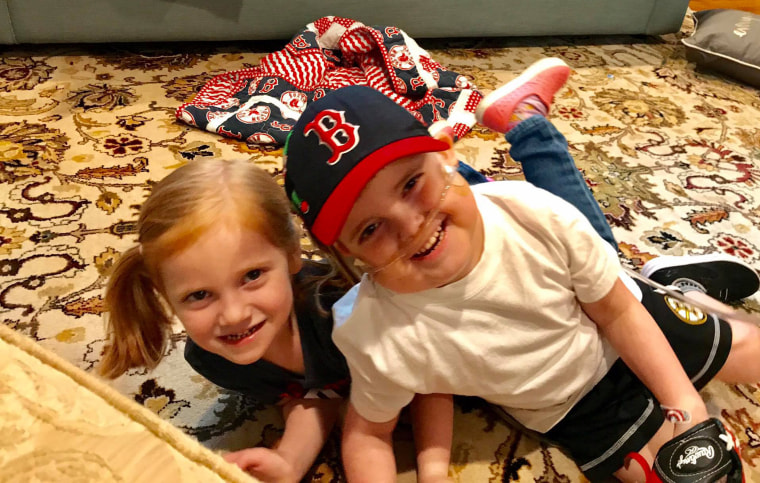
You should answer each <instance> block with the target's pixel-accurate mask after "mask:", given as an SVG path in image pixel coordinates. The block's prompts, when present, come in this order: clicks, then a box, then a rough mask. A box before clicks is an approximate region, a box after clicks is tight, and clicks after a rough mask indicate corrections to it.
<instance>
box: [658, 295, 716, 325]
mask: <svg viewBox="0 0 760 483" xmlns="http://www.w3.org/2000/svg"><path fill="white" fill-rule="evenodd" d="M665 303H666V304H668V308H670V310H672V311H673V313H674V314H676V317H678V318H679V319H681V321H683V322H686V323H687V324H689V325H701V324H704V323H705V322H706V321H707V314H705V313H704V312H702V310H700V309H698V308H696V307H694V306H692V305H689V304H686V303H684V302H681V301H680V300H677V299H674V298H672V297H668V296H667V295H666V296H665Z"/></svg>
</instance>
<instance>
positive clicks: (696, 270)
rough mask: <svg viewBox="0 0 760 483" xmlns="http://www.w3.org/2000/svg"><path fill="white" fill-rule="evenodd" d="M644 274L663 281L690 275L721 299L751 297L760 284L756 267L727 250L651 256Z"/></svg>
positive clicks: (708, 291) (688, 277)
mask: <svg viewBox="0 0 760 483" xmlns="http://www.w3.org/2000/svg"><path fill="white" fill-rule="evenodd" d="M641 274H642V275H644V276H645V277H648V278H650V279H652V280H654V281H655V282H657V283H659V284H662V285H672V284H673V283H674V282H675V281H677V280H679V279H689V280H693V281H694V282H697V283H698V284H699V285H701V286H702V287H704V289H705V291H706V292H707V295H709V296H710V297H712V298H715V299H718V300H720V301H721V302H734V301H737V300H740V299H743V298H745V297H749V296H750V295H752V294H753V293H755V292H757V289H758V288H760V277H759V276H758V274H757V272H756V271H755V269H753V268H752V267H751V266H749V265H747V264H746V263H744V262H743V261H741V260H740V259H738V258H736V257H732V256H730V255H726V254H722V253H720V254H709V255H696V256H684V257H676V256H665V257H658V258H654V259H652V260H649V261H648V262H647V263H645V264H644V266H643V267H642V269H641Z"/></svg>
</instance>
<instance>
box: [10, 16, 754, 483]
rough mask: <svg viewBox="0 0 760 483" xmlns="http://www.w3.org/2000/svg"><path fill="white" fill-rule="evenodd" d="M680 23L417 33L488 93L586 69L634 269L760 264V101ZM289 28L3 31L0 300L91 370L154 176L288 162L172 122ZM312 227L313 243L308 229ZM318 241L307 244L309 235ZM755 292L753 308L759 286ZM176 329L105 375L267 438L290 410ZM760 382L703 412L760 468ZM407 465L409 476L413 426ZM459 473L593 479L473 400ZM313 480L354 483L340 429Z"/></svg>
mask: <svg viewBox="0 0 760 483" xmlns="http://www.w3.org/2000/svg"><path fill="white" fill-rule="evenodd" d="M691 28H692V26H691V24H690V22H689V21H686V23H685V24H684V28H683V30H682V32H681V33H679V34H673V35H668V36H664V37H661V38H659V37H658V38H652V37H614V38H603V39H600V38H590V37H589V38H573V39H570V38H552V39H544V38H541V39H507V40H487V41H482V40H481V41H476V40H450V41H432V40H420V44H421V46H422V47H423V48H425V49H427V50H428V51H429V52H430V54H431V55H432V56H433V58H434V59H435V60H436V61H438V62H440V63H441V64H443V65H444V66H446V67H448V68H449V69H451V70H454V71H456V72H459V73H462V74H465V75H467V76H468V77H470V78H471V79H472V81H473V82H474V83H475V84H476V85H477V86H478V87H479V88H480V89H482V90H484V91H490V90H491V89H493V88H495V87H497V86H499V85H501V84H503V83H504V82H506V81H508V80H510V79H512V78H513V77H514V76H515V75H517V73H519V72H520V71H522V70H523V69H524V68H525V67H526V66H528V65H529V64H531V63H532V62H533V61H535V60H537V59H539V58H541V57H544V56H559V57H562V58H563V59H565V61H566V62H567V63H568V64H570V65H571V66H572V67H573V68H574V73H573V75H572V76H571V78H570V80H569V83H568V85H567V86H566V87H565V88H564V89H563V90H562V91H561V93H560V94H559V95H558V98H557V101H556V103H555V105H554V108H553V111H552V119H553V121H554V122H555V123H556V125H557V126H558V127H559V129H560V131H562V132H563V133H565V135H566V136H567V137H568V140H569V143H570V148H571V151H572V154H573V155H574V156H575V159H576V161H577V164H578V166H579V167H580V168H581V169H582V170H583V173H584V174H585V176H586V177H587V179H588V183H589V185H590V186H591V187H592V189H593V192H594V194H595V196H596V198H597V199H598V200H599V202H600V203H601V204H602V207H603V209H604V211H605V212H606V214H607V216H608V219H609V221H610V223H611V224H612V226H613V229H614V233H615V235H616V237H617V238H618V241H619V242H620V247H621V250H622V252H623V254H624V256H625V259H624V260H623V262H624V263H625V264H627V265H628V266H630V267H634V268H638V267H640V266H641V265H642V264H643V263H644V262H646V261H647V260H649V259H651V258H653V257H657V256H661V255H683V254H704V253H717V252H724V253H730V254H732V255H735V256H738V257H741V258H743V259H744V260H745V261H747V262H748V263H750V264H753V265H754V266H756V267H760V252H758V248H759V247H760V233H759V232H758V226H759V224H760V207H758V194H760V187H758V185H757V183H758V179H759V177H760V128H758V127H757V126H758V122H757V121H758V119H760V99H759V98H758V91H757V90H754V89H752V88H749V87H745V86H742V85H739V84H736V83H734V82H732V81H731V80H730V79H726V78H720V77H716V76H713V75H710V74H706V73H698V72H696V71H695V69H694V66H693V65H690V64H688V63H687V62H686V60H685V57H684V49H683V47H682V46H681V44H680V42H679V40H680V38H682V37H683V36H684V35H687V34H688V33H689V31H690V29H691ZM281 46H282V45H281V44H271V45H266V44H248V43H240V44H225V45H181V46H177V45H175V46H170V47H166V46H158V45H150V46H130V45H123V46H92V47H87V48H84V47H65V46H51V47H34V48H28V49H23V50H22V49H17V48H5V49H4V51H3V53H2V56H1V57H0V199H2V201H1V202H0V311H1V312H2V318H3V322H4V324H6V325H7V326H9V327H11V328H13V329H15V330H16V331H18V332H20V333H23V334H25V335H27V336H30V337H32V338H33V339H36V340H37V341H39V344H41V345H42V346H43V347H45V348H47V349H50V350H51V351H53V352H54V353H56V354H58V355H59V356H61V357H63V358H64V359H66V360H68V361H71V362H73V363H74V364H76V365H77V366H79V367H81V368H83V369H85V370H88V371H92V370H93V368H94V367H95V366H96V364H97V363H98V359H99V354H100V351H101V348H102V346H103V337H104V334H103V321H102V318H103V306H102V291H103V285H104V280H105V273H106V271H107V269H108V267H109V266H110V265H111V263H112V262H113V260H114V259H115V258H116V257H118V256H119V253H120V252H121V251H123V250H124V249H126V248H127V247H129V246H130V245H131V244H132V243H133V242H134V238H133V223H134V220H135V219H136V215H137V212H138V209H139V206H140V204H141V202H142V201H143V200H144V199H145V197H146V195H147V193H148V192H149V190H150V187H151V184H152V183H154V182H155V181H156V180H158V179H160V178H162V177H163V176H165V175H166V174H167V173H168V172H170V171H171V170H173V169H175V168H176V167H178V166H181V165H182V164H184V163H188V162H203V160H204V159H207V158H212V157H225V158H244V159H249V160H250V161H251V162H254V163H257V164H259V165H260V166H262V167H264V168H266V169H268V170H269V171H271V172H272V174H273V176H276V177H278V178H279V177H280V176H281V161H280V156H281V154H282V153H281V151H280V150H267V149H260V148H257V147H254V146H248V145H246V144H244V143H241V142H238V141H235V140H231V139H225V138H222V137H219V136H217V135H214V134H211V133H208V132H204V131H200V130H197V129H194V128H192V127H189V126H187V125H184V124H182V123H179V122H177V121H176V120H175V119H174V116H173V113H174V110H175V108H176V107H177V106H179V105H180V104H181V103H183V102H186V101H188V100H190V99H191V98H192V97H193V95H194V94H195V93H196V92H197V91H198V89H199V88H200V87H201V86H202V85H203V84H204V83H205V82H206V81H207V80H208V79H210V78H211V77H212V76H213V75H216V74H219V73H222V72H227V71H230V70H234V69H242V68H246V67H251V66H255V65H256V64H257V62H258V60H259V59H260V58H261V57H263V55H265V54H266V53H267V52H271V51H273V50H275V49H278V48H281ZM457 151H458V153H459V155H460V158H461V159H462V160H463V161H465V162H467V163H469V164H471V165H474V166H475V167H477V168H478V169H480V170H482V171H483V172H484V173H486V174H487V175H489V176H491V177H493V178H496V179H520V178H521V177H522V173H521V168H520V165H519V164H516V163H515V162H514V161H512V160H511V159H510V157H509V154H508V146H507V144H506V142H505V141H504V140H503V139H502V138H500V137H499V136H497V135H495V134H493V133H491V132H488V131H487V130H485V129H483V128H478V127H476V128H475V129H474V130H473V131H472V132H471V133H470V134H469V135H468V136H467V137H465V138H464V139H463V140H462V141H460V142H459V144H458V146H457ZM305 243H306V242H305ZM305 248H306V249H307V250H310V249H311V248H312V247H310V246H308V244H305ZM744 307H745V308H747V309H749V310H752V311H755V312H757V311H760V304H758V299H757V298H752V299H749V300H747V301H746V303H745V304H744ZM182 347H183V334H182V333H181V332H180V330H179V328H178V329H177V333H176V335H175V337H174V338H173V340H172V343H171V347H170V348H169V351H168V354H167V357H166V359H165V361H164V362H163V363H162V364H161V365H160V367H159V368H158V369H157V370H155V371H154V372H152V373H146V372H144V371H132V372H129V373H128V374H126V375H124V376H122V377H121V378H119V379H117V380H116V381H114V382H113V383H112V385H113V387H115V388H116V389H117V390H118V391H120V392H122V393H124V394H126V395H128V396H129V397H131V398H133V399H134V400H135V401H137V402H139V403H141V404H142V405H143V406H145V407H146V408H149V409H151V410H152V411H154V412H155V413H157V414H158V415H159V416H160V417H162V418H163V419H165V420H167V421H170V422H171V423H173V424H174V425H175V426H176V427H178V428H181V429H182V430H183V431H184V432H186V433H187V434H189V435H191V436H192V437H194V438H197V439H198V440H200V441H201V442H202V443H203V444H204V445H205V446H207V447H209V448H213V449H228V450H234V449H239V448H242V447H245V446H251V445H257V444H271V443H272V442H273V441H275V440H276V439H277V437H278V436H279V434H280V431H281V427H282V423H281V420H280V418H279V416H278V414H277V412H276V411H275V410H273V409H271V408H263V407H260V406H258V405H256V404H255V403H254V402H252V401H249V400H246V399H244V398H241V397H239V396H237V395H235V394H231V393H228V392H225V391H222V390H220V389H219V388H217V387H215V386H213V385H212V384H210V383H208V382H206V381H205V380H203V379H202V378H201V377H200V376H198V375H196V374H194V373H193V371H192V370H191V369H190V368H189V366H187V365H186V363H185V362H184V360H183V358H182ZM759 389H760V388H759V387H758V386H757V385H735V386H730V385H724V384H721V383H711V384H710V385H709V386H708V387H707V388H706V389H705V391H704V392H703V395H704V397H705V398H706V399H707V401H708V403H709V409H710V410H711V411H712V412H713V413H714V414H715V415H717V416H719V417H720V418H721V419H722V420H723V421H724V422H725V423H726V424H727V425H728V427H730V428H731V429H732V430H733V431H734V432H735V433H736V434H737V435H738V436H739V438H740V440H741V442H742V443H743V448H742V457H743V459H744V461H745V468H746V470H747V472H748V478H752V477H753V476H754V478H755V479H757V480H759V481H760V470H758V469H757V466H758V465H759V464H760V436H758V432H759V431H760V390H759ZM397 437H398V440H399V444H398V445H397V446H398V453H399V461H400V463H399V467H400V468H399V469H400V472H401V476H400V480H402V481H414V476H413V469H412V467H411V461H412V460H413V456H412V451H411V437H410V433H409V428H408V425H406V424H402V425H401V426H400V428H399V431H398V435H397ZM451 472H452V476H453V477H454V479H455V480H458V481H462V482H472V481H492V482H501V481H542V482H549V481H584V479H583V477H582V476H580V473H579V471H578V469H577V468H576V467H575V465H573V464H572V462H570V460H569V459H568V458H567V457H565V456H564V455H563V454H562V453H561V452H559V451H557V450H555V449H549V448H547V447H545V446H543V445H542V444H540V443H539V442H537V441H536V440H534V439H532V438H530V437H528V436H525V435H522V434H521V433H519V432H517V431H514V430H513V429H511V428H510V427H509V426H508V425H506V424H505V423H503V422H502V421H501V420H500V419H498V417H496V415H495V414H493V413H492V412H490V411H489V410H488V408H487V407H485V406H483V405H482V404H479V403H477V402H475V401H469V400H464V401H461V402H459V403H458V409H457V414H456V423H455V440H454V448H453V464H452V468H451ZM309 480H310V481H324V482H337V481H343V477H342V476H341V473H340V467H339V462H338V450H337V438H335V437H333V438H332V439H331V441H330V442H329V444H328V445H327V447H326V448H325V450H324V452H323V454H322V455H321V456H320V459H319V460H318V462H317V464H316V465H315V467H314V469H313V471H312V474H310V476H309Z"/></svg>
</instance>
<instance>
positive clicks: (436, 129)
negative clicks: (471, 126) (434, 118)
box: [428, 121, 459, 166]
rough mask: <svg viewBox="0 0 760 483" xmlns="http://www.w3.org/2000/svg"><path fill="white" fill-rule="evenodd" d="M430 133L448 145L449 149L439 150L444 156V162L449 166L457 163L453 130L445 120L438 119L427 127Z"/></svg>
mask: <svg viewBox="0 0 760 483" xmlns="http://www.w3.org/2000/svg"><path fill="white" fill-rule="evenodd" d="M428 131H429V132H430V135H431V136H432V137H433V138H434V139H437V140H439V141H443V142H444V143H446V144H448V145H449V149H447V150H446V151H441V154H443V155H444V157H445V158H446V163H447V164H449V165H451V166H456V165H457V164H458V163H459V160H458V159H457V156H456V152H454V130H453V129H452V128H451V126H449V125H448V124H447V123H446V121H438V122H436V123H435V124H433V125H432V126H430V128H429V129H428Z"/></svg>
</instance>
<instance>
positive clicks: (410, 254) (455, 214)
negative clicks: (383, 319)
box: [336, 150, 483, 293]
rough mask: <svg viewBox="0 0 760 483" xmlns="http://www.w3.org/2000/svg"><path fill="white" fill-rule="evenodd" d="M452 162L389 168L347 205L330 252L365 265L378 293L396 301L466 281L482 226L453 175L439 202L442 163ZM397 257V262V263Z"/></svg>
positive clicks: (446, 158)
mask: <svg viewBox="0 0 760 483" xmlns="http://www.w3.org/2000/svg"><path fill="white" fill-rule="evenodd" d="M452 156H453V150H449V151H445V152H440V153H423V154H418V155H413V156H408V157H405V158H401V159H399V160H397V161H394V162H392V163H390V164H389V165H388V166H386V167H385V168H383V169H381V170H380V171H378V173H377V174H376V175H375V176H374V177H373V178H372V179H371V180H370V181H369V183H367V186H365V188H364V190H363V191H362V193H361V194H360V195H359V197H358V198H357V200H356V202H355V203H354V206H353V208H352V209H351V212H350V214H349V215H348V218H347V219H346V223H345V224H344V226H343V229H342V230H341V233H340V236H339V237H338V241H337V243H336V245H337V248H338V249H339V250H341V251H342V252H344V253H347V254H349V255H351V256H353V257H355V258H358V259H359V260H361V261H362V262H364V263H365V264H367V265H368V266H369V269H370V271H371V272H373V271H374V273H373V278H374V279H375V281H377V282H378V283H379V284H381V285H383V286H384V287H386V288H389V289H391V290H393V291H395V292H398V293H409V292H419V291H422V290H426V289H429V288H435V287H441V286H443V285H447V284H449V283H452V282H455V281H457V280H459V279H461V278H462V277H464V276H465V275H467V274H468V273H469V272H470V271H471V270H472V269H473V267H474V266H475V264H477V262H478V260H480V256H481V254H482V252H483V223H482V220H481V217H480V213H479V212H478V209H477V206H476V204H475V198H474V196H473V194H472V191H471V190H470V188H469V186H468V185H467V184H466V182H464V180H462V178H461V177H459V175H455V179H454V182H453V184H452V185H451V187H450V188H449V189H448V191H447V192H446V195H445V197H444V198H443V201H441V195H442V190H443V189H444V186H445V185H446V179H445V174H444V170H443V163H449V164H452V163H456V161H455V160H454V159H451V158H452ZM436 207H437V208H438V212H437V214H435V215H434V217H433V219H432V220H431V223H429V224H427V225H426V224H425V221H426V218H429V214H430V213H431V211H433V212H434V211H435V209H436ZM410 244H411V246H412V248H411V249H409V246H410ZM397 254H402V255H403V256H402V257H400V258H398V259H396V255H397ZM391 260H395V261H393V262H392V263H390V264H389V265H388V262H389V261H391ZM378 268H381V270H379V271H377V269H378Z"/></svg>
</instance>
